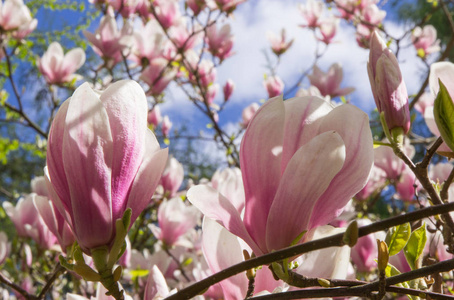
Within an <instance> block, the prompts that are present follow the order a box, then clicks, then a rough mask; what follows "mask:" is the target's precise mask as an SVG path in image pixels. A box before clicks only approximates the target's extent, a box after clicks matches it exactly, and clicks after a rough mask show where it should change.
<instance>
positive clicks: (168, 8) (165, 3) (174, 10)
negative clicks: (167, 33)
mask: <svg viewBox="0 0 454 300" xmlns="http://www.w3.org/2000/svg"><path fill="white" fill-rule="evenodd" d="M153 5H154V10H155V12H156V16H157V18H158V21H159V23H160V24H161V25H162V26H163V27H164V28H166V29H168V28H170V27H171V26H173V25H176V24H177V23H178V22H179V20H180V18H181V13H180V8H179V5H178V1H176V0H155V1H154V2H153Z"/></svg>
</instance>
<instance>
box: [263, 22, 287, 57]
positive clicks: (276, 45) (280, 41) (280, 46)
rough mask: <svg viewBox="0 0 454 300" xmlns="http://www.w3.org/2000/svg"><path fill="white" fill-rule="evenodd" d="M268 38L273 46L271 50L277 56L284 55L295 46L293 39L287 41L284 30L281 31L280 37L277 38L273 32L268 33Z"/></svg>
mask: <svg viewBox="0 0 454 300" xmlns="http://www.w3.org/2000/svg"><path fill="white" fill-rule="evenodd" d="M266 37H267V39H268V41H269V42H270V44H271V50H273V52H274V54H276V55H277V56H279V55H281V54H284V53H285V52H286V51H287V50H288V48H290V46H292V44H293V39H291V40H290V41H287V38H286V34H285V29H284V28H283V29H282V30H281V34H280V36H276V35H275V34H274V33H273V32H271V31H268V32H267V33H266Z"/></svg>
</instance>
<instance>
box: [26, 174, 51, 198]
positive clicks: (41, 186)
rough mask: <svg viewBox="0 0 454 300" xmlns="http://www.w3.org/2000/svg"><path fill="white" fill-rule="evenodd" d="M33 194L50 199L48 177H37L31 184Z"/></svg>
mask: <svg viewBox="0 0 454 300" xmlns="http://www.w3.org/2000/svg"><path fill="white" fill-rule="evenodd" d="M30 185H31V188H32V193H35V194H37V195H39V196H44V197H48V198H49V192H48V190H47V185H46V177H44V176H37V177H35V178H33V179H32V181H31V182H30Z"/></svg>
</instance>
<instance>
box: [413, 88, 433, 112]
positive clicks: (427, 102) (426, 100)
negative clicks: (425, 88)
mask: <svg viewBox="0 0 454 300" xmlns="http://www.w3.org/2000/svg"><path fill="white" fill-rule="evenodd" d="M434 102H435V97H434V96H433V95H432V94H431V93H424V94H422V95H421V97H419V100H418V102H416V104H415V109H416V110H417V111H418V112H420V113H421V115H423V116H424V114H425V112H426V108H428V107H433V106H434Z"/></svg>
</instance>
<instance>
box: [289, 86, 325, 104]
mask: <svg viewBox="0 0 454 300" xmlns="http://www.w3.org/2000/svg"><path fill="white" fill-rule="evenodd" d="M303 96H317V97H320V98H323V95H322V93H320V90H319V89H318V88H317V87H316V86H313V85H311V86H310V87H309V88H308V89H304V88H300V89H299V90H298V91H297V92H296V97H303ZM325 99H326V100H328V101H329V100H330V99H331V97H330V96H328V97H327V98H325Z"/></svg>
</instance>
